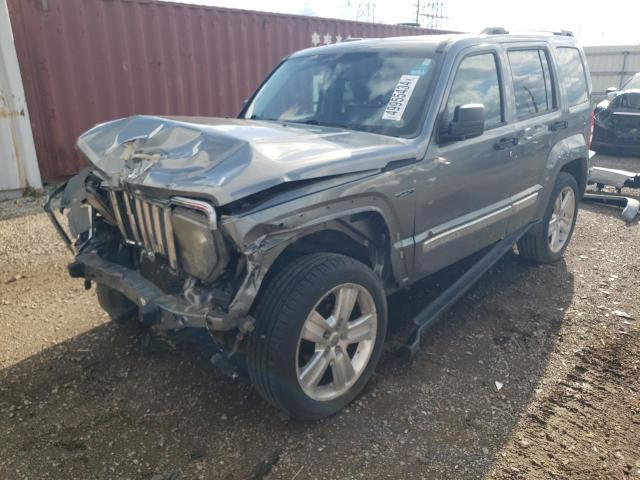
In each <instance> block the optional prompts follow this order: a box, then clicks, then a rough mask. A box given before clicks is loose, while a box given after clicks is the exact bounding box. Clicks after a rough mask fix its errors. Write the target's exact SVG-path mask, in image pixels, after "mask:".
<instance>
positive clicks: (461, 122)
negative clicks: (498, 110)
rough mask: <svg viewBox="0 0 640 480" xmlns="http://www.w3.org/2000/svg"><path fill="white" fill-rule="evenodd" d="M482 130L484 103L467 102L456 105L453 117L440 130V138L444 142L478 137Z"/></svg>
mask: <svg viewBox="0 0 640 480" xmlns="http://www.w3.org/2000/svg"><path fill="white" fill-rule="evenodd" d="M483 132H484V105H482V104H479V103H467V104H465V105H457V106H456V107H455V109H454V110H453V119H452V120H451V121H450V122H448V123H447V124H446V125H444V126H443V128H442V129H441V130H440V138H441V139H442V140H444V141H446V142H455V141H458V140H466V139H467V138H473V137H478V136H480V135H482V133H483Z"/></svg>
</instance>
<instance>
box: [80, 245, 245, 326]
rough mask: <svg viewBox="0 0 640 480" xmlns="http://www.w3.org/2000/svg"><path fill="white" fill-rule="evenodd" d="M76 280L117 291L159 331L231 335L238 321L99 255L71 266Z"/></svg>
mask: <svg viewBox="0 0 640 480" xmlns="http://www.w3.org/2000/svg"><path fill="white" fill-rule="evenodd" d="M69 274H70V275H71V276H72V277H73V278H84V279H85V280H89V281H94V282H96V283H100V284H102V285H106V286H107V287H109V288H112V289H114V290H117V291H118V292H120V293H122V294H123V295H124V296H126V297H127V298H128V299H129V300H131V301H132V302H133V303H135V304H136V305H137V306H138V307H139V316H140V321H141V322H142V323H144V324H145V325H151V326H154V327H155V328H156V329H157V330H166V331H171V330H178V329H182V328H186V327H193V328H207V329H210V330H215V331H228V330H231V329H233V328H235V327H237V326H238V325H237V323H236V321H235V320H234V319H233V318H231V317H229V316H227V315H225V312H224V311H223V310H222V309H217V308H215V307H213V306H212V305H211V304H206V305H194V304H192V303H190V302H188V301H187V300H186V299H184V298H183V297H182V296H180V295H170V294H166V293H165V292H163V291H162V290H161V289H160V288H159V287H157V286H156V285H155V284H154V283H153V282H152V281H150V280H147V279H146V278H145V277H143V276H142V275H141V274H140V273H139V272H138V271H136V270H133V269H130V268H127V267H124V266H122V265H119V264H117V263H115V262H111V261H108V260H105V259H103V258H101V257H100V256H99V255H98V254H96V253H82V254H80V255H78V256H77V257H76V260H75V261H74V262H73V263H71V264H70V265H69Z"/></svg>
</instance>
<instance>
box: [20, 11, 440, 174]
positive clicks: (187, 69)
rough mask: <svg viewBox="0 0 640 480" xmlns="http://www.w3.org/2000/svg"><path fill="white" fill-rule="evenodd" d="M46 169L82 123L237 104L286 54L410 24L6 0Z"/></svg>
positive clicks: (401, 30) (75, 165)
mask: <svg viewBox="0 0 640 480" xmlns="http://www.w3.org/2000/svg"><path fill="white" fill-rule="evenodd" d="M8 4H9V11H10V15H11V22H12V26H13V30H14V36H15V42H16V50H17V52H18V57H19V61H20V70H21V72H22V78H23V81H24V87H25V93H26V98H27V104H28V107H29V111H30V113H31V123H32V126H33V134H34V139H35V144H36V149H37V154H38V161H39V164H40V170H41V173H42V177H43V180H44V181H52V180H55V179H59V178H62V177H67V176H69V175H72V174H74V173H75V172H76V171H78V170H79V169H80V168H81V167H82V166H83V165H84V162H83V160H82V159H80V158H79V157H78V155H77V154H76V152H75V148H74V144H75V140H76V138H77V137H78V135H79V134H80V133H82V132H83V131H85V130H87V129H88V128H90V127H91V126H93V125H95V124H96V123H100V122H104V121H107V120H111V119H115V118H120V117H125V116H129V115H134V114H150V115H202V116H234V115H237V113H238V112H239V110H240V107H241V105H242V101H243V100H244V99H245V98H247V96H249V95H250V94H251V92H252V91H253V90H254V89H255V88H256V87H257V86H258V85H259V83H260V81H261V80H262V79H263V78H264V77H265V76H266V75H267V74H268V73H269V72H270V71H271V70H272V69H273V68H274V67H275V66H276V65H277V64H278V62H279V61H280V60H281V59H282V57H284V56H285V55H287V54H289V53H291V52H294V51H296V50H300V49H302V48H307V47H311V46H314V45H322V44H328V43H334V42H339V41H342V40H344V39H346V38H349V37H388V36H400V35H424V34H429V33H435V32H433V31H430V30H427V29H420V28H415V27H405V26H395V25H384V24H373V23H362V22H351V21H343V20H333V19H326V18H317V17H305V16H297V15H281V14H274V13H262V12H253V11H245V10H235V9H227V8H217V7H203V6H194V5H186V4H177V3H168V2H160V1H154V0H8Z"/></svg>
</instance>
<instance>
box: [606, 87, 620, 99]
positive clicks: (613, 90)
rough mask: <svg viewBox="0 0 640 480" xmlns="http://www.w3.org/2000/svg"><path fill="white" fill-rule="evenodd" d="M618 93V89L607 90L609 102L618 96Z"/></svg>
mask: <svg viewBox="0 0 640 480" xmlns="http://www.w3.org/2000/svg"><path fill="white" fill-rule="evenodd" d="M617 91H618V89H617V88H616V87H609V88H607V98H608V99H609V101H611V100H613V97H615V96H616V92H617Z"/></svg>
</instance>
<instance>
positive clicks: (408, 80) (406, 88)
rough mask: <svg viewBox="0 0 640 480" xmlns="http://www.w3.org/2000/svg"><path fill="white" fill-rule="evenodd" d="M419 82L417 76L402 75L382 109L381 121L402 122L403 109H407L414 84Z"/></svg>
mask: <svg viewBox="0 0 640 480" xmlns="http://www.w3.org/2000/svg"><path fill="white" fill-rule="evenodd" d="M418 80H420V76H419V75H402V76H401V77H400V80H399V81H398V84H397V85H396V88H395V89H394V90H393V93H392V94H391V98H390V99H389V103H387V107H386V108H385V109H384V113H383V114H382V119H383V120H395V121H396V122H397V121H399V120H402V114H403V113H404V109H405V108H407V104H408V103H409V99H410V98H411V94H413V89H414V88H416V83H418Z"/></svg>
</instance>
